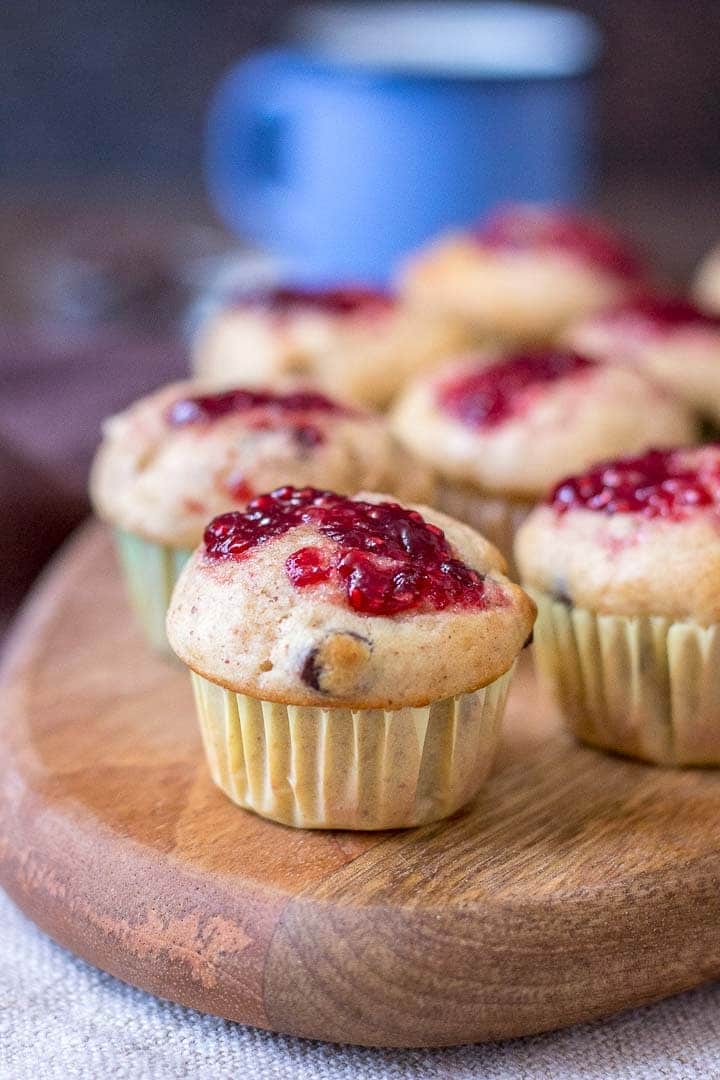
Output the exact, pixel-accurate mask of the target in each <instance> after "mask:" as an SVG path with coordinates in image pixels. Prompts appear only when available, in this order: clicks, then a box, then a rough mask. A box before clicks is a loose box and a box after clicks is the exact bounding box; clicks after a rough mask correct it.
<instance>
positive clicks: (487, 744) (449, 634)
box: [167, 487, 535, 829]
mask: <svg viewBox="0 0 720 1080" xmlns="http://www.w3.org/2000/svg"><path fill="white" fill-rule="evenodd" d="M503 569H504V561H503V559H502V557H501V555H500V554H499V553H498V552H497V551H496V549H495V548H493V547H492V545H490V544H489V543H488V542H487V541H486V540H484V539H483V538H482V537H481V536H479V535H478V534H477V533H475V532H474V531H473V530H472V529H470V528H468V527H467V526H465V525H462V524H460V523H458V522H456V521H453V520H452V519H451V518H448V517H445V516H444V515H443V514H439V513H437V512H435V511H433V510H429V509H427V508H426V507H423V506H420V507H403V506H400V505H399V504H397V503H395V502H392V501H390V500H389V498H388V496H385V495H377V494H362V493H361V494H359V495H356V496H355V497H354V498H352V499H351V498H347V497H345V496H342V495H338V494H335V493H333V492H328V491H319V490H315V489H312V488H304V489H295V488H291V487H284V488H281V489H278V490H276V491H274V492H272V493H270V494H266V495H262V496H259V497H258V498H257V499H255V500H254V501H253V502H251V503H250V505H249V506H248V507H247V508H246V510H245V511H234V512H231V513H227V514H223V515H221V516H220V517H217V518H215V519H214V520H213V521H212V522H211V523H210V525H209V526H208V528H207V529H206V531H205V535H204V539H203V542H202V544H201V545H200V546H199V547H198V549H197V550H196V551H195V553H194V554H193V556H192V557H191V559H190V561H189V562H188V564H187V565H186V567H185V569H184V570H183V572H182V574H181V575H180V578H179V580H178V583H177V585H176V588H175V591H174V594H173V598H172V602H171V605H170V610H169V612H168V620H167V629H168V637H169V640H170V644H171V646H172V648H173V649H174V650H175V652H176V653H177V655H178V656H179V658H180V659H181V660H182V661H183V662H184V663H185V664H187V666H188V667H189V668H190V670H191V673H192V679H193V683H194V687H195V697H196V702H197V706H198V712H199V718H200V724H201V728H202V732H203V738H204V743H205V749H206V751H207V756H208V760H209V764H210V769H211V771H212V775H213V778H214V780H215V782H216V783H217V784H218V785H219V786H220V787H221V788H222V790H223V791H224V792H225V793H226V794H227V795H229V796H230V798H231V799H233V800H234V801H235V802H237V803H239V804H240V805H241V806H244V807H247V808H249V809H252V810H255V811H256V812H257V813H259V814H262V815H263V816H265V817H269V818H272V819H274V820H276V821H280V822H283V823H285V824H287V825H296V826H302V827H306V828H347V829H386V828H399V827H405V826H411V825H418V824H421V823H423V822H428V821H434V820H436V819H438V818H442V817H445V816H446V815H448V814H451V813H453V812H454V811H455V810H457V809H458V808H459V807H461V806H463V805H464V804H465V803H466V802H467V801H468V800H469V799H471V798H472V797H473V795H474V794H475V792H476V791H477V789H478V787H479V785H480V784H481V783H482V780H483V779H484V777H485V776H486V774H487V772H488V770H489V768H490V764H491V761H492V756H493V752H494V749H495V745H496V742H497V736H498V728H499V724H500V720H501V716H502V712H503V708H504V703H505V697H506V694H507V689H508V683H509V680H510V675H511V672H512V668H513V665H514V662H515V659H516V657H517V655H518V653H519V652H520V650H521V649H522V647H523V645H524V643H525V642H526V641H527V638H528V636H529V634H530V632H531V629H532V624H533V620H534V616H535V611H534V606H533V604H532V602H531V601H530V600H528V598H527V597H526V595H525V594H524V593H523V591H522V590H521V589H520V588H519V587H518V586H516V585H513V584H512V583H511V582H510V581H508V579H507V578H506V577H505V576H504V574H503Z"/></svg>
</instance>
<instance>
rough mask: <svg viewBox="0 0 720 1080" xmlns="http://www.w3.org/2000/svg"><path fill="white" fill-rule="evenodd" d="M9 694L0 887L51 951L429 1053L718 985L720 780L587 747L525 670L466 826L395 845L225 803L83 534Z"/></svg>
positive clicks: (209, 1006)
mask: <svg viewBox="0 0 720 1080" xmlns="http://www.w3.org/2000/svg"><path fill="white" fill-rule="evenodd" d="M0 700H1V702H2V705H1V709H2V714H1V719H0V753H1V755H2V757H1V760H2V772H1V774H0V881H1V882H2V884H3V885H4V887H5V888H6V889H7V891H8V893H9V894H10V896H11V897H12V898H13V899H14V900H15V901H16V903H17V904H18V905H19V906H20V907H21V908H22V909H23V911H25V912H26V913H27V914H28V915H29V916H30V918H31V919H33V920H34V921H35V922H36V923H37V924H38V925H39V926H40V927H42V928H43V929H44V930H45V931H47V933H49V934H50V935H51V936H52V937H53V938H55V940H56V941H58V942H60V943H61V944H63V945H65V946H67V947H68V948H70V949H72V950H73V951H74V952H76V953H78V954H79V955H80V956H83V957H85V958H86V959H87V960H89V961H90V962H91V963H93V964H96V965H97V966H98V967H101V968H103V969H105V970H106V971H109V972H111V973H112V974H114V975H117V976H118V977H119V978H121V979H124V980H126V981H127V982H130V983H133V984H135V985H137V986H140V987H143V988H144V989H146V990H150V991H152V992H153V993H155V994H158V995H160V996H162V997H166V998H170V999H172V1000H174V1001H178V1002H181V1003H183V1004H187V1005H192V1006H194V1007H195V1008H197V1009H201V1010H204V1011H206V1012H211V1013H217V1014H219V1015H221V1016H225V1017H228V1018H230V1019H234V1020H240V1021H244V1022H246V1023H249V1024H254V1025H257V1026H259V1027H264V1028H270V1029H272V1030H276V1031H283V1032H291V1033H294V1034H299V1035H306V1036H311V1037H315V1038H320V1039H329V1040H336V1041H344V1042H351V1043H361V1044H366V1045H383V1046H413V1045H415V1046H419V1045H442V1044H452V1043H459V1042H466V1041H475V1040H485V1039H495V1038H499V1037H504V1036H511V1035H521V1034H526V1033H529V1032H537V1031H542V1030H546V1029H549V1028H553V1027H558V1026H562V1025H565V1024H570V1023H573V1022H575V1021H579V1020H586V1019H589V1018H591V1017H597V1016H603V1015H606V1014H608V1013H610V1012H613V1011H615V1010H618V1009H621V1008H623V1007H625V1006H629V1005H635V1004H638V1003H641V1002H646V1001H650V1000H652V999H655V998H658V997H662V996H664V995H667V994H671V993H673V992H675V991H679V990H682V989H684V988H686V987H689V986H691V985H693V984H695V983H698V982H701V981H702V980H704V979H708V978H711V977H713V976H716V975H718V974H720V774H717V773H715V772H711V771H700V770H695V771H687V772H673V771H669V770H662V769H653V768H652V767H649V766H645V765H642V764H638V763H635V762H630V761H624V760H621V759H619V758H613V757H609V756H604V755H602V754H600V753H598V752H596V751H593V750H590V749H585V748H582V747H580V746H578V745H577V744H575V743H574V742H573V741H572V740H571V739H570V738H569V737H568V736H566V735H565V734H564V733H562V731H561V730H560V728H559V725H558V724H557V722H556V720H555V718H554V717H553V714H552V710H551V709H550V708H549V707H548V705H547V703H545V702H544V701H543V700H542V698H541V696H540V694H539V693H538V691H537V689H536V687H535V685H534V683H533V681H532V675H531V672H530V669H529V665H525V668H524V669H523V670H522V671H521V672H520V676H519V678H518V680H517V683H516V686H515V688H514V690H513V693H512V697H511V703H510V709H509V716H508V720H507V723H506V727H505V734H504V740H503V744H502V747H501V751H500V755H499V760H498V764H497V768H496V769H495V772H494V774H493V777H492V779H491V781H490V783H489V784H488V785H487V787H486V788H485V789H484V791H483V793H482V794H481V796H480V798H479V799H478V800H477V801H476V802H475V803H474V804H473V806H472V807H471V808H470V809H469V810H467V811H466V812H464V813H462V814H460V815H458V816H456V817H455V818H454V819H452V820H450V821H448V822H445V823H441V824H436V825H432V826H428V827H425V828H421V829H416V830H413V831H409V832H395V833H383V834H351V833H337V832H336V833H322V832H300V831H295V830H292V829H287V828H284V827H282V826H279V825H274V824H272V823H270V822H266V821H263V820H262V819H260V818H258V817H255V816H253V815H252V814H250V813H246V812H245V811H242V810H239V809H237V808H236V807H234V806H233V805H232V804H231V803H230V802H229V801H228V800H227V799H226V798H225V797H224V796H223V795H222V794H221V793H220V792H219V791H218V790H216V789H215V788H214V787H213V785H212V783H211V781H210V779H209V776H208V772H207V769H206V767H205V762H204V759H203V756H202V752H201V748H200V741H199V736H198V734H197V730H196V725H195V719H194V713H193V705H192V699H191V694H190V688H189V682H188V680H187V677H186V675H185V673H184V672H183V671H182V670H181V669H180V668H179V667H174V666H172V665H170V664H168V663H166V662H163V661H161V660H156V659H155V658H153V657H151V656H149V655H148V654H147V653H146V652H145V651H144V649H143V646H142V644H141V642H140V639H139V637H138V635H137V634H136V632H135V629H134V627H133V625H132V621H131V619H130V616H129V613H128V610H127V607H126V604H125V600H124V597H123V594H122V589H121V586H120V583H119V580H118V577H117V574H116V571H115V567H114V563H113V560H112V553H111V550H110V545H109V540H108V538H107V536H106V535H105V533H104V532H102V531H101V530H100V529H98V528H96V527H91V528H89V529H86V530H84V531H83V532H82V533H81V534H80V535H79V536H78V537H77V538H76V539H75V540H74V541H73V542H72V543H71V545H70V546H69V547H68V548H66V549H65V551H64V552H63V553H62V555H61V556H60V558H59V560H58V561H57V562H56V563H55V565H54V567H53V568H51V570H50V571H49V572H48V573H47V574H46V576H45V578H44V580H43V581H42V582H41V584H40V586H39V587H38V589H37V590H36V592H35V595H34V597H33V599H32V600H31V603H30V605H29V606H28V607H27V608H26V610H25V613H24V615H23V617H22V620H21V622H20V623H19V624H18V625H17V628H16V630H15V633H14V637H13V641H12V643H11V648H10V650H9V654H8V656H7V662H6V667H5V676H4V681H3V692H2V696H1V698H0Z"/></svg>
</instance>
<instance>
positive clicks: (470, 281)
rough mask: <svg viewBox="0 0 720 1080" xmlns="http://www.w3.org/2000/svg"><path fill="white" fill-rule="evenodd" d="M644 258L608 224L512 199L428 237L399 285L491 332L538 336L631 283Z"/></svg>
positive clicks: (507, 337) (480, 332) (488, 336)
mask: <svg viewBox="0 0 720 1080" xmlns="http://www.w3.org/2000/svg"><path fill="white" fill-rule="evenodd" d="M641 277H642V268H641V265H640V263H639V261H638V259H637V257H636V256H635V254H634V253H633V251H632V250H631V248H630V247H629V245H628V244H627V243H626V242H625V241H624V240H623V239H621V238H620V237H618V236H616V235H615V234H614V233H613V232H612V231H611V230H610V229H608V228H607V227H606V226H605V225H602V224H600V223H599V222H596V221H594V220H593V219H591V218H588V217H585V216H583V215H580V214H578V213H576V212H573V211H571V210H558V209H552V208H550V207H543V206H533V205H518V206H508V207H505V208H501V209H500V210H498V211H496V212H495V214H493V215H492V216H491V217H490V218H488V220H487V221H485V222H483V223H481V224H479V225H478V226H476V227H475V228H473V229H468V230H466V231H464V232H458V233H454V234H451V235H448V236H445V237H441V238H440V239H439V240H437V241H435V242H434V243H432V244H430V245H429V246H428V247H427V248H426V249H424V250H423V251H421V252H419V253H418V254H417V255H415V256H414V257H412V258H411V259H410V260H409V261H408V263H407V265H406V266H405V268H404V270H403V272H402V274H401V284H400V287H401V291H402V293H403V295H405V296H406V297H407V298H408V299H409V300H410V301H411V302H412V303H414V304H417V305H422V306H424V307H425V308H426V309H427V310H430V311H433V310H435V311H441V312H444V313H448V314H452V315H456V316H460V317H462V318H464V319H466V320H467V321H468V322H469V323H470V324H471V325H472V326H473V327H474V330H475V333H476V336H477V337H479V338H480V339H483V340H487V341H510V342H526V343H531V342H542V341H548V340H550V339H551V338H553V337H554V336H555V335H556V334H557V333H558V332H559V331H560V330H562V329H563V327H564V326H566V325H567V324H568V323H569V322H571V321H572V320H573V319H577V318H579V317H580V316H582V315H585V314H587V313H588V312H591V311H596V310H598V309H600V308H602V307H605V306H607V305H608V304H609V303H612V302H614V301H616V300H619V299H620V298H621V297H624V296H626V295H628V294H629V293H631V292H632V291H634V290H635V289H636V288H637V286H638V283H639V281H640V280H641Z"/></svg>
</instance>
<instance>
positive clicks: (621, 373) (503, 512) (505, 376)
mask: <svg viewBox="0 0 720 1080" xmlns="http://www.w3.org/2000/svg"><path fill="white" fill-rule="evenodd" d="M392 423H393V427H394V430H395V432H396V434H397V435H398V437H399V438H400V440H401V441H402V442H403V443H404V445H405V446H406V447H407V448H408V449H409V450H410V451H412V452H413V453H415V454H416V455H417V456H418V457H420V458H422V460H424V461H425V462H426V463H427V464H428V465H429V466H431V467H432V468H434V469H435V470H436V471H437V472H438V474H439V476H440V483H439V484H438V494H437V505H438V506H439V507H440V508H441V509H442V510H445V511H446V512H447V513H449V514H452V515H453V516H454V517H457V518H460V520H462V521H467V522H468V523H469V524H470V525H473V526H474V527H475V528H477V529H478V530H479V531H480V532H481V533H483V535H485V536H487V537H488V538H489V539H490V540H491V541H492V542H493V543H494V544H496V545H497V546H498V547H499V548H500V550H501V551H502V552H503V554H504V555H506V557H510V556H511V554H512V542H513V537H514V534H515V531H516V530H517V528H518V526H519V524H520V523H521V521H522V520H523V519H524V518H525V517H526V516H527V514H528V513H529V511H530V510H531V508H532V507H533V506H534V505H535V503H537V502H538V501H539V500H540V499H542V498H543V496H544V495H546V494H547V492H548V491H549V490H550V489H551V488H552V486H553V485H554V484H555V483H557V481H558V480H560V479H561V477H562V476H564V475H566V474H567V472H568V471H569V470H573V469H582V468H584V467H585V466H587V465H589V464H591V463H592V462H595V461H600V460H602V459H603V458H606V457H608V456H612V455H615V454H622V453H634V452H636V451H639V450H643V449H645V448H647V447H648V446H652V445H654V444H658V445H664V446H671V445H673V444H674V443H679V442H692V441H693V439H694V436H695V430H696V424H695V421H694V419H693V416H692V414H691V413H690V412H689V410H688V409H687V407H686V406H685V405H683V404H682V403H680V402H678V401H676V400H675V399H674V398H672V397H671V396H670V395H669V394H668V393H667V392H666V391H665V390H663V389H662V388H660V387H658V386H656V385H655V384H653V383H651V382H649V381H648V380H646V379H645V378H643V377H642V376H641V375H639V374H637V373H636V372H634V371H629V370H625V369H623V368H620V367H611V366H609V365H606V364H599V363H595V362H594V361H593V360H590V359H588V358H587V357H584V356H581V355H579V354H577V353H573V352H567V351H559V350H555V351H539V350H538V351H534V352H523V353H506V354H502V355H500V354H493V353H490V352H484V353H480V354H478V355H476V356H473V357H469V358H467V359H465V360H461V361H459V362H455V363H453V364H450V365H447V366H445V367H443V368H442V369H440V370H439V371H437V372H435V373H433V374H432V375H429V376H425V377H424V378H419V379H416V380H415V381H414V382H413V383H412V384H410V385H409V386H408V387H407V388H406V390H405V393H404V394H403V395H402V396H401V398H400V399H399V401H398V403H397V405H396V407H395V411H394V414H393V417H392Z"/></svg>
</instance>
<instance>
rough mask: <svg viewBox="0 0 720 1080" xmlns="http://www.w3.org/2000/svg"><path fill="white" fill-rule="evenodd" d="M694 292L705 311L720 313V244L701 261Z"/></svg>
mask: <svg viewBox="0 0 720 1080" xmlns="http://www.w3.org/2000/svg"><path fill="white" fill-rule="evenodd" d="M693 293H694V296H695V299H696V300H697V302H698V304H699V305H700V307H701V308H702V309H703V311H707V312H709V313H710V314H715V315H720V244H719V245H718V246H717V247H714V248H713V249H712V251H710V252H708V254H707V255H706V256H705V258H704V259H703V261H702V262H701V263H700V266H699V267H698V270H697V274H696V275H695V284H694V286H693Z"/></svg>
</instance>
